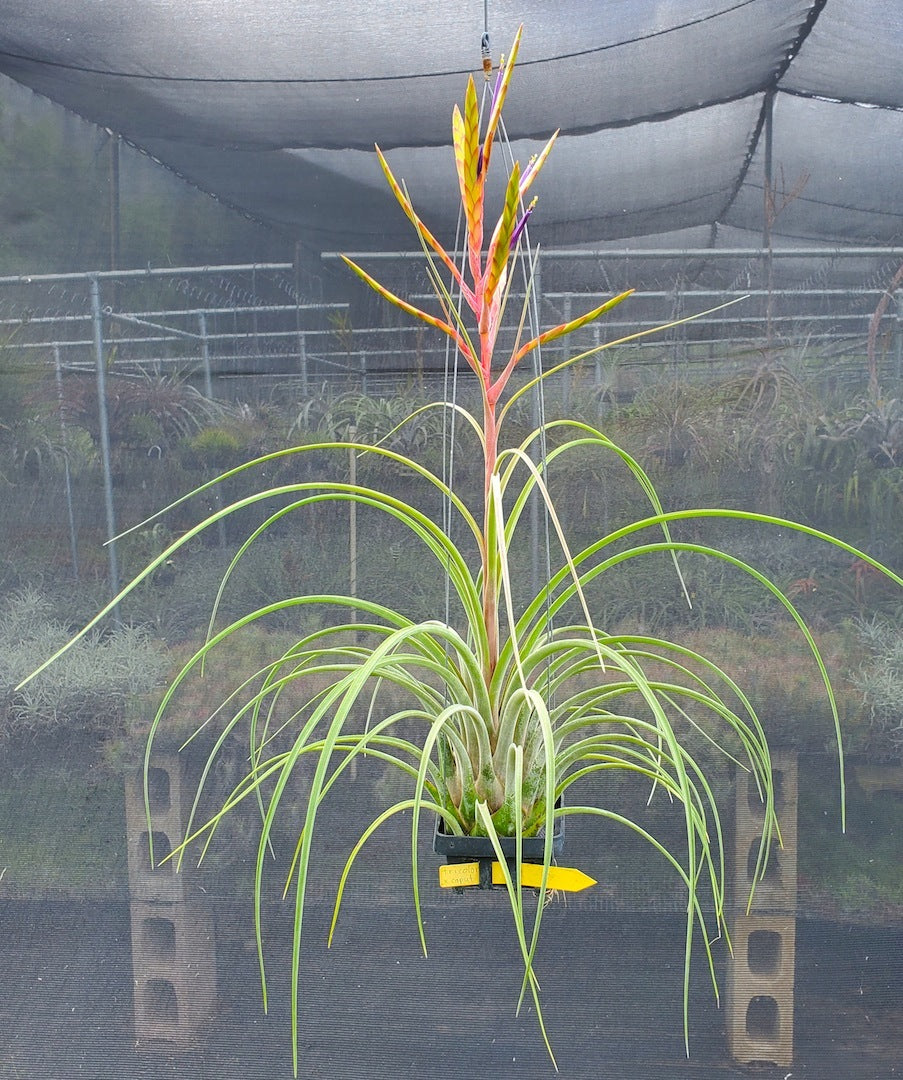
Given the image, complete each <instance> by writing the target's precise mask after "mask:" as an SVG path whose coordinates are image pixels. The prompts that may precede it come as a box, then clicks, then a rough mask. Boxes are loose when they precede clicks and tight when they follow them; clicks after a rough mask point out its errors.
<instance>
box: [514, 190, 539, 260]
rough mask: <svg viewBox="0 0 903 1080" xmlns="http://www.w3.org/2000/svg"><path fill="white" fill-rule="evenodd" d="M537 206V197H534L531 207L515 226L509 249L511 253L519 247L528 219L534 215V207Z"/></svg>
mask: <svg viewBox="0 0 903 1080" xmlns="http://www.w3.org/2000/svg"><path fill="white" fill-rule="evenodd" d="M535 205H536V196H534V197H533V201H532V202H531V203H530V205H529V206H528V207H527V209H526V210H525V211H524V212H523V214H522V215H521V219H520V221H518V223H517V224H516V225H515V226H514V230H513V231H512V233H511V241H510V243H509V245H508V249H509V250H510V251H514V249H515V247H517V242H518V240H520V238H521V234H522V233H523V231H524V229H525V228H526V225H527V218H528V217H529V216H530V215H531V214H532V213H533V207H534V206H535Z"/></svg>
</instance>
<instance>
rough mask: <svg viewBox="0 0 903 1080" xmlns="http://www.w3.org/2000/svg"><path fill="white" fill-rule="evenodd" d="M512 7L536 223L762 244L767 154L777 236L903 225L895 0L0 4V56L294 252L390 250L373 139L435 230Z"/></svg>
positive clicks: (600, 234)
mask: <svg viewBox="0 0 903 1080" xmlns="http://www.w3.org/2000/svg"><path fill="white" fill-rule="evenodd" d="M521 22H522V23H523V24H524V26H525V33H524V40H523V45H522V48H521V56H520V63H519V70H518V73H517V76H516V79H515V83H514V87H513V90H512V94H511V96H510V99H509V107H508V109H507V115H506V120H507V132H508V136H509V137H510V139H511V140H512V143H513V149H514V152H515V154H516V155H517V156H518V157H520V158H521V160H524V159H525V158H526V157H527V156H528V155H529V154H530V153H531V152H533V151H534V150H535V149H536V148H537V147H538V146H539V145H541V142H540V141H541V140H544V139H545V138H546V137H547V136H548V134H549V133H550V132H551V131H552V130H554V129H555V128H561V131H562V134H561V138H560V140H559V143H558V145H557V146H556V149H555V151H554V154H553V156H552V158H551V159H550V160H549V163H548V165H547V167H546V170H545V171H544V173H543V177H542V181H541V185H537V186H538V187H539V188H540V191H539V194H540V204H539V207H538V208H537V212H536V213H535V214H534V217H533V219H532V221H531V227H532V229H533V235H534V239H538V240H540V241H542V242H543V243H544V244H545V245H547V246H548V245H550V244H551V245H571V244H579V245H582V246H592V245H601V244H615V245H618V246H630V245H636V244H644V243H645V244H649V243H655V242H659V241H662V240H664V241H665V242H667V243H668V245H669V246H677V245H678V244H679V243H680V242H681V239H682V238H683V240H684V241H685V242H686V244H687V246H708V245H711V246H719V245H720V246H734V245H736V244H737V243H738V241H743V240H745V241H746V242H747V243H753V244H758V243H760V241H761V237H762V228H763V203H764V198H763V194H764V184H765V177H766V175H767V172H766V170H767V168H768V167H769V166H770V168H771V175H772V177H773V180H774V184H775V187H776V192H777V203H778V205H779V206H780V205H782V203H783V202H785V201H786V202H787V205H786V207H784V209H783V210H782V212H781V213H780V214H779V215H778V216H777V217H776V219H775V220H774V223H773V231H774V236H775V241H776V243H778V244H781V243H784V244H804V245H812V244H825V245H828V246H831V245H839V244H842V245H847V244H874V245H888V244H899V243H901V242H903V183H901V182H900V178H901V176H903V77H901V70H903V64H901V61H903V3H900V0H558V2H556V3H554V4H553V3H549V2H548V0H517V2H515V0H486V2H485V3H484V0H455V2H454V3H449V2H445V3H438V2H433V3H425V2H423V0H421V2H419V3H415V2H413V0H369V2H368V3H366V4H365V3H360V2H350V0H328V2H323V0H319V2H317V3H313V2H311V0H137V2H136V0H79V3H77V4H75V3H73V2H72V0H40V3H36V2H35V0H0V71H2V72H4V73H5V74H7V75H9V76H10V77H12V78H13V79H16V80H18V81H19V82H21V83H23V84H25V85H27V86H29V87H31V88H32V89H34V90H35V91H37V92H38V93H40V94H42V95H45V96H47V97H49V98H51V99H52V100H54V101H56V102H58V103H60V104H62V105H63V106H65V107H66V108H67V109H70V110H72V111H74V112H76V113H78V114H80V115H81V116H83V117H85V118H86V119H88V120H90V121H93V122H95V123H97V124H100V125H103V126H104V127H106V128H109V129H111V130H112V131H115V132H118V133H120V134H121V135H122V136H124V137H125V138H126V139H128V140H129V141H131V142H132V143H133V144H135V145H136V146H138V147H140V148H142V149H144V150H145V151H147V153H149V154H151V155H152V156H153V157H155V158H157V159H158V160H159V161H161V162H163V163H164V164H166V165H167V166H169V167H170V168H171V169H173V170H175V171H176V172H178V173H179V174H180V175H182V176H183V177H185V178H186V179H187V180H189V181H191V182H192V183H194V184H196V185H198V186H199V187H201V188H202V189H204V190H206V191H209V192H211V193H213V194H215V195H217V196H218V197H219V198H221V199H223V200H225V201H227V202H228V203H230V204H232V205H234V206H236V207H239V208H241V209H243V210H245V211H247V212H248V213H250V214H251V215H253V216H254V217H256V218H258V219H260V220H262V221H264V222H267V223H269V224H271V225H273V226H274V227H276V228H277V229H280V230H282V231H283V232H285V233H286V234H287V235H291V236H292V237H294V238H296V239H298V240H300V241H301V242H303V243H304V244H306V245H308V246H309V247H311V248H312V249H315V250H322V249H337V248H341V249H349V248H350V249H353V250H360V249H364V248H390V249H391V248H396V247H401V248H410V247H412V246H413V245H414V244H415V241H414V238H413V237H412V235H411V232H410V228H409V226H408V223H407V221H406V220H405V218H404V216H403V215H402V213H401V211H400V209H399V208H398V207H397V205H396V204H395V203H394V201H393V199H392V197H391V195H390V194H388V193H387V191H386V187H385V182H384V179H383V177H382V174H381V172H380V170H379V167H378V164H377V162H376V160H375V157H374V154H373V152H372V147H373V143H374V142H378V143H379V144H380V145H381V146H382V147H383V148H384V149H386V150H388V151H389V157H390V160H391V162H392V164H393V168H394V169H395V171H396V175H398V176H400V177H403V178H404V179H405V181H406V182H407V185H408V187H409V189H410V191H411V193H412V196H413V198H414V201H415V204H416V205H417V206H418V209H419V210H420V211H421V213H422V214H423V216H424V217H425V218H426V219H427V220H428V221H429V223H430V224H431V226H432V227H433V228H434V231H436V232H437V233H438V234H439V235H441V236H444V238H446V239H449V240H450V239H451V237H452V236H453V232H454V227H455V216H454V208H455V199H456V191H455V183H454V172H453V162H452V158H451V153H450V150H449V139H450V115H451V108H452V105H453V103H454V102H455V101H460V100H461V99H462V96H463V89H464V85H465V81H466V77H467V74H468V73H470V72H474V73H475V74H476V76H477V78H478V80H480V82H479V85H482V75H481V74H479V70H480V38H481V34H482V32H483V30H484V25H488V28H489V31H490V35H491V45H492V51H493V56H494V59H495V60H496V61H497V60H498V55H499V53H500V52H503V51H505V50H506V49H507V48H508V45H509V43H510V41H511V39H512V38H513V35H514V33H515V30H516V28H517V25H518V24H519V23H521ZM769 113H770V115H771V121H770V124H769V121H768V119H767V118H768V116H769ZM769 128H770V132H771V135H770V139H769ZM769 142H770V153H769V151H768V150H767V144H768V143H769ZM767 159H768V160H767ZM788 195H792V196H793V197H792V198H789V199H785V196H788Z"/></svg>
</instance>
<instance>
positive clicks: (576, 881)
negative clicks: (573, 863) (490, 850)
mask: <svg viewBox="0 0 903 1080" xmlns="http://www.w3.org/2000/svg"><path fill="white" fill-rule="evenodd" d="M520 883H521V885H524V886H525V887H526V888H528V889H538V888H539V887H540V886H541V885H542V866H541V865H540V864H539V863H522V864H521V873H520ZM492 884H493V885H504V884H505V875H504V873H503V871H502V867H501V865H500V864H499V863H497V862H494V863H493V864H492ZM595 884H596V880H595V878H591V877H590V876H589V875H588V874H584V873H583V871H582V870H575V869H573V868H572V867H570V866H550V867H549V876H548V878H547V880H546V888H547V889H548V890H549V891H550V892H581V891H582V890H583V889H588V888H589V887H590V886H591V885H595Z"/></svg>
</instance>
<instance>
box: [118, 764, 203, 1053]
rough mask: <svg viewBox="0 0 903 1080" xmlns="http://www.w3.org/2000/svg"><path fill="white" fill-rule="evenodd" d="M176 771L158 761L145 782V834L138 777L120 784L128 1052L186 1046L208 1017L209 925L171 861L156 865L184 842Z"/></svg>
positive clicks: (179, 779) (141, 784)
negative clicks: (128, 960) (130, 986)
mask: <svg viewBox="0 0 903 1080" xmlns="http://www.w3.org/2000/svg"><path fill="white" fill-rule="evenodd" d="M181 764H182V763H181V761H180V760H179V758H178V757H177V755H175V754H170V755H166V756H161V757H160V758H158V759H157V760H156V761H155V764H154V766H153V768H152V769H151V770H150V772H149V774H148V801H149V803H150V809H151V815H152V820H151V829H150V830H149V829H148V822H147V815H146V812H145V792H144V775H143V772H142V771H141V770H137V771H135V772H134V773H133V774H132V775H130V776H128V777H127V778H126V784H125V812H126V830H127V840H128V845H127V846H128V870H129V894H130V900H131V904H130V914H131V931H132V972H133V975H134V1013H135V1045H136V1047H139V1048H142V1049H153V1048H155V1047H158V1046H163V1047H171V1046H176V1047H180V1048H186V1047H191V1046H194V1045H196V1044H197V1042H198V1041H199V1039H200V1038H201V1036H202V1034H203V1032H204V1031H205V1029H206V1028H207V1027H208V1025H209V1024H210V1022H211V1021H212V1020H213V1017H214V1015H215V1013H216V941H215V935H214V924H213V919H212V917H211V916H210V914H209V912H208V910H207V908H206V906H205V905H204V904H203V901H202V900H201V899H200V898H199V897H198V896H197V890H193V889H192V888H191V884H190V881H189V880H188V878H187V877H186V875H185V874H183V873H176V865H175V860H168V861H164V860H165V856H167V855H168V854H169V853H170V852H172V851H174V850H175V849H176V847H177V846H178V845H179V843H181V840H182V836H183V835H184V833H183V824H184V817H183V815H184V812H185V806H184V805H183V780H182V768H181ZM149 834H150V835H151V836H152V837H153V847H154V862H155V864H156V866H152V865H151V858H150V845H149Z"/></svg>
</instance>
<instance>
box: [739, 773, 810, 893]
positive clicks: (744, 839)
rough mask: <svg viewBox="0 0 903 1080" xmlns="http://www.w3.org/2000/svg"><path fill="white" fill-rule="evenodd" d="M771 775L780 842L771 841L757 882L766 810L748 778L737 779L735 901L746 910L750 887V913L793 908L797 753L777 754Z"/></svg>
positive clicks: (751, 780)
mask: <svg viewBox="0 0 903 1080" xmlns="http://www.w3.org/2000/svg"><path fill="white" fill-rule="evenodd" d="M772 773H773V776H774V782H775V809H776V812H777V815H778V822H779V825H780V841H781V843H780V844H779V843H778V839H777V837H774V838H773V841H772V844H771V848H770V851H769V857H768V862H767V863H766V865H765V868H764V874H763V875H762V876H761V877H759V878H757V862H758V859H759V850H760V844H761V840H762V828H763V824H764V820H765V808H764V804H763V803H762V800H761V799H760V798H759V793H758V790H757V788H756V785H755V782H754V781H753V779H752V777H751V776H750V774H749V773H746V772H743V773H739V774H738V776H737V793H736V817H735V844H734V855H735V857H734V902H735V905H736V906H737V908H738V909H740V908H743V909H745V908H746V905H747V902H748V900H749V895H750V890H751V889H752V887H753V885H755V889H754V891H753V904H752V909H751V910H752V911H792V910H795V908H796V889H797V865H796V864H797V803H798V799H799V785H798V778H797V763H796V754H794V753H789V752H783V753H780V754H775V755H774V756H773V758H772ZM759 871H760V872H761V867H759Z"/></svg>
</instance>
